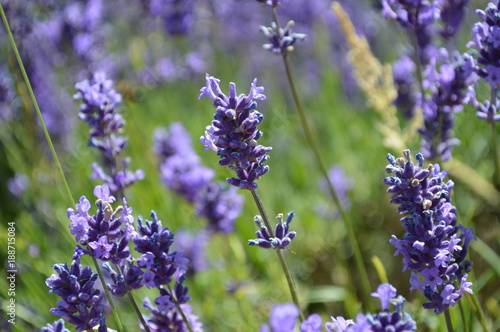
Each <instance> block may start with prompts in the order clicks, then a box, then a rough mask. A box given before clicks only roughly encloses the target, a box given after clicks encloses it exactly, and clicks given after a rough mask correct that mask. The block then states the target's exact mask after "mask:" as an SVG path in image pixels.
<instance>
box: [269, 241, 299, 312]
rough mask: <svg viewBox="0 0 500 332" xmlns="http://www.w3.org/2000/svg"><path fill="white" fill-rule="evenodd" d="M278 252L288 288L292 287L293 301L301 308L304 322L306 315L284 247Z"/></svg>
mask: <svg viewBox="0 0 500 332" xmlns="http://www.w3.org/2000/svg"><path fill="white" fill-rule="evenodd" d="M276 253H277V254H278V257H279V259H280V263H281V267H282V268H283V271H284V272H285V277H286V282H287V283H288V288H290V294H291V295H292V300H293V303H295V305H296V306H297V308H299V313H300V315H299V319H300V321H301V322H303V321H304V320H305V317H304V314H303V313H302V310H301V308H300V302H299V297H298V296H297V287H296V286H295V281H294V280H293V277H292V273H291V272H290V268H289V267H288V264H287V262H286V259H285V255H283V249H277V250H276Z"/></svg>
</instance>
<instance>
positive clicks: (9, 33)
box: [0, 4, 75, 205]
mask: <svg viewBox="0 0 500 332" xmlns="http://www.w3.org/2000/svg"><path fill="white" fill-rule="evenodd" d="M0 14H1V15H2V20H3V24H4V25H5V30H7V34H8V36H9V40H10V44H11V45H12V49H13V50H14V54H15V55H16V59H17V63H18V65H19V69H21V73H22V74H23V78H24V82H25V83H26V87H27V88H28V92H29V94H30V97H31V100H32V102H33V106H34V107H35V110H36V113H37V115H38V119H39V120H40V123H41V125H42V130H43V134H44V135H45V139H46V140H47V144H48V145H49V148H50V152H51V154H52V158H54V162H55V164H56V166H57V169H58V171H59V174H60V175H61V179H62V181H63V184H64V189H65V191H66V199H68V201H69V204H70V205H74V201H75V200H74V199H73V196H72V195H71V190H70V189H69V186H68V182H67V181H66V177H65V176H64V172H63V169H62V167H61V163H60V162H59V159H58V158H57V154H56V150H55V149H54V145H53V144H52V139H51V138H50V134H49V131H48V130H47V126H46V125H45V121H44V120H43V116H42V112H40V107H39V106H38V102H37V100H36V97H35V93H34V92H33V88H32V87H31V83H30V80H29V78H28V75H27V74H26V70H25V69H24V64H23V61H22V59H21V55H20V54H19V51H18V49H17V45H16V42H15V40H14V36H13V35H12V31H11V30H10V26H9V22H8V21H7V17H6V16H5V12H4V10H3V6H2V5H1V4H0Z"/></svg>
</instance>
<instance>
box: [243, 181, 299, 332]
mask: <svg viewBox="0 0 500 332" xmlns="http://www.w3.org/2000/svg"><path fill="white" fill-rule="evenodd" d="M250 191H251V192H252V196H253V199H254V201H255V204H257V208H258V209H259V212H260V215H261V217H262V219H263V220H264V224H265V225H266V228H267V230H268V231H269V234H270V235H271V237H274V231H273V228H272V227H271V224H270V222H269V218H268V217H267V213H266V210H265V209H264V205H263V204H262V201H261V200H260V197H259V195H258V194H257V190H255V189H254V190H250ZM276 253H277V254H278V258H279V259H280V263H281V267H282V268H283V272H284V273H285V277H286V281H287V283H288V288H289V289H290V293H291V295H292V300H293V303H295V305H296V306H297V308H299V312H300V316H299V319H300V321H301V322H303V321H304V319H305V318H304V314H303V313H302V309H301V306H300V302H299V297H298V295H297V287H296V286H295V281H294V279H293V276H292V273H291V272H290V268H289V267H288V264H287V263H286V260H285V256H284V255H283V250H282V249H277V250H276Z"/></svg>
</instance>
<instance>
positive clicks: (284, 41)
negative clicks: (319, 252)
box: [261, 1, 370, 306]
mask: <svg viewBox="0 0 500 332" xmlns="http://www.w3.org/2000/svg"><path fill="white" fill-rule="evenodd" d="M266 4H267V6H268V7H269V8H270V9H271V13H272V17H273V23H272V26H271V28H270V29H267V30H266V29H261V30H263V31H265V34H266V36H267V37H268V38H269V41H270V44H265V45H264V48H266V49H268V50H270V51H272V52H273V53H275V54H277V55H281V56H282V58H283V64H284V66H285V71H286V75H287V79H288V83H289V84H290V89H291V92H292V97H293V100H294V102H295V105H296V107H297V111H298V113H299V117H300V123H301V125H302V129H303V131H304V135H305V137H306V140H307V142H308V144H309V145H310V146H311V148H312V150H313V153H314V157H315V159H316V163H317V165H318V167H319V170H320V172H321V174H322V175H323V177H324V178H325V180H326V183H327V184H328V190H329V192H330V195H331V197H332V199H333V201H334V203H335V205H336V207H337V209H338V211H339V212H340V215H341V217H342V220H343V221H344V225H345V228H346V231H347V238H348V240H349V243H350V244H351V247H352V249H353V253H354V260H355V262H356V268H357V270H358V273H359V276H360V278H361V286H362V288H363V297H364V301H363V302H364V306H369V305H370V299H369V294H370V282H369V280H368V274H367V272H366V267H365V263H364V260H363V255H362V254H361V250H360V248H359V244H358V240H357V238H356V234H355V233H354V228H353V226H352V222H351V220H350V218H349V215H348V214H347V212H346V211H345V209H344V207H343V206H342V202H341V201H340V199H339V196H338V194H337V192H336V191H335V187H334V185H333V183H332V180H331V179H330V177H329V176H328V169H327V167H326V164H325V162H324V161H323V157H322V156H321V151H320V149H319V147H318V145H317V144H316V141H315V139H314V136H313V133H312V130H311V127H310V125H309V123H308V119H307V117H306V114H305V111H304V108H303V107H302V103H301V101H300V98H299V94H298V92H297V88H296V86H295V80H294V78H293V75H292V71H291V68H290V63H289V59H288V54H289V51H291V50H293V46H292V45H293V44H295V42H296V41H297V40H303V39H305V35H303V34H297V33H292V32H291V31H290V29H291V26H292V24H291V23H290V22H289V23H288V24H287V26H286V27H285V28H284V29H283V28H281V26H280V23H279V20H278V15H277V13H276V7H277V6H278V5H280V4H281V1H267V2H266Z"/></svg>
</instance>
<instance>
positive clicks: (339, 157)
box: [0, 0, 500, 331]
mask: <svg viewBox="0 0 500 332" xmlns="http://www.w3.org/2000/svg"><path fill="white" fill-rule="evenodd" d="M341 3H342V4H343V5H344V7H345V9H346V11H347V12H348V13H349V14H350V15H351V16H352V19H353V21H354V24H355V25H356V28H357V29H358V32H359V33H360V34H363V35H365V36H366V37H367V39H368V40H369V42H370V44H371V47H372V51H373V52H374V54H375V55H377V56H378V57H379V59H380V60H381V62H383V63H392V62H393V61H395V60H396V59H397V58H398V57H399V56H400V55H401V54H402V53H404V50H405V49H407V48H408V47H409V43H408V41H407V38H406V36H405V35H404V33H403V31H401V30H400V29H397V28H396V25H395V24H393V23H389V22H386V21H384V19H383V18H382V17H381V14H380V12H379V7H378V5H377V3H376V1H371V2H369V1H362V0H349V1H347V0H346V1H341ZM2 4H3V6H4V9H5V10H6V13H7V16H8V18H9V22H10V24H11V26H12V29H13V31H14V37H15V38H16V42H17V44H18V46H19V47H20V52H21V55H22V57H23V62H24V63H25V65H26V67H27V70H28V75H29V77H30V79H31V80H32V83H33V86H34V89H35V94H36V96H37V99H38V101H39V104H40V107H41V110H42V113H43V114H44V117H45V121H47V124H48V128H49V132H50V134H51V136H52V139H53V140H54V142H55V145H56V151H57V153H58V155H59V159H60V161H61V163H62V167H63V169H64V172H65V175H66V177H67V180H68V183H69V185H70V188H71V192H72V194H73V196H74V197H75V199H76V198H78V197H80V196H81V195H86V196H87V197H89V198H90V197H93V196H92V191H93V187H94V186H95V185H97V184H99V183H98V182H97V181H94V180H90V174H91V173H92V170H91V167H90V165H91V163H92V162H94V161H97V160H98V159H99V156H98V154H97V152H96V151H95V150H93V149H91V148H89V147H88V146H87V133H88V127H87V126H86V124H85V123H83V122H82V121H79V120H78V118H77V114H78V110H79V106H78V104H77V103H74V102H73V101H72V95H73V94H74V93H75V90H74V89H73V86H74V84H75V83H76V82H78V81H80V80H82V79H84V78H88V77H89V74H90V73H92V72H93V71H95V70H103V71H105V72H106V73H107V74H108V76H109V77H110V78H112V79H113V80H114V81H115V82H116V83H115V84H116V89H117V91H118V92H119V93H121V94H123V96H124V102H123V104H122V105H121V106H120V109H121V112H122V113H123V115H124V118H125V120H126V121H127V125H126V127H125V133H126V134H127V135H128V136H129V144H128V147H127V148H126V150H125V154H126V155H128V156H130V157H131V158H132V167H133V168H134V169H137V168H142V169H143V170H144V171H145V174H146V177H145V179H144V180H142V181H139V182H138V183H137V184H135V185H134V186H132V187H131V189H130V190H129V191H128V192H127V194H126V196H127V200H128V202H129V205H130V206H131V207H132V208H133V213H134V216H135V217H137V216H139V215H142V216H145V217H149V214H150V211H151V210H155V211H156V212H157V213H158V216H159V218H160V219H161V220H162V221H163V223H164V225H166V226H168V227H170V228H171V230H173V231H174V232H175V231H176V230H177V229H179V228H185V229H189V230H191V231H193V232H194V231H196V230H197V229H200V228H201V227H203V226H204V225H205V221H203V220H199V219H198V218H197V217H196V214H195V212H194V209H193V206H192V205H191V204H189V203H187V202H186V201H184V200H183V199H182V198H181V197H179V196H177V195H176V194H175V193H174V192H172V191H170V190H168V189H167V188H166V187H165V186H163V185H162V184H161V180H160V173H159V170H158V167H157V164H158V162H157V158H156V156H155V155H154V153H153V152H152V145H153V143H152V142H153V141H152V135H153V132H154V130H155V129H156V128H157V127H159V126H168V125H169V124H171V123H172V122H174V121H178V122H181V123H182V124H183V125H184V126H185V127H186V129H187V130H188V131H189V132H190V134H191V138H192V140H193V142H194V147H195V149H196V151H198V152H199V153H200V155H201V157H202V160H203V164H204V165H205V166H208V167H212V168H214V169H215V171H216V174H217V175H216V178H218V179H220V180H225V179H226V178H227V177H229V176H230V174H229V171H228V170H227V169H225V168H222V167H218V163H217V162H218V160H217V156H216V155H215V154H214V153H206V154H204V153H203V147H202V146H201V145H200V144H198V142H197V141H198V137H199V136H200V135H202V134H203V132H204V129H205V126H206V125H208V124H209V123H210V121H211V119H212V114H213V109H212V107H211V105H210V102H209V101H208V100H202V101H198V100H197V98H198V94H199V89H200V88H201V87H202V86H204V84H205V79H204V76H205V72H208V73H210V74H211V75H214V76H216V77H218V78H220V79H221V86H222V87H223V88H224V89H227V85H228V83H229V82H231V81H233V82H235V83H236V84H237V86H238V89H239V90H240V91H241V92H246V91H247V89H248V87H249V84H250V82H251V80H253V78H254V77H257V78H258V83H259V85H263V86H264V87H265V89H266V90H265V93H266V95H267V100H266V101H262V102H260V103H259V111H260V112H262V113H263V114H264V115H265V120H264V121H263V123H262V127H261V130H262V132H263V133H264V137H263V138H262V139H261V142H262V144H264V145H266V146H272V147H273V151H272V152H271V153H270V155H271V159H270V160H269V162H268V163H267V164H268V165H269V166H270V167H271V171H270V172H269V174H268V175H266V176H265V177H263V178H262V179H261V180H260V181H259V193H260V195H261V198H262V200H263V201H264V204H265V207H266V209H267V210H268V213H269V214H270V215H276V214H278V213H287V212H289V211H291V210H293V211H294V212H295V213H296V214H297V216H296V217H295V219H294V221H293V223H292V224H291V226H292V229H293V230H295V231H296V232H297V234H298V235H297V238H296V240H294V242H293V244H292V245H291V247H290V248H291V250H292V251H293V252H291V251H290V252H288V253H287V260H288V261H289V265H290V267H291V269H292V273H293V275H294V276H295V277H296V280H297V283H298V288H299V293H300V298H301V301H302V302H303V303H308V305H307V311H308V312H310V313H312V312H317V313H319V314H321V316H322V317H323V319H324V321H325V320H328V319H329V317H330V316H335V317H336V316H340V315H344V316H346V317H353V318H354V317H355V315H356V313H358V312H359V311H360V310H361V309H360V303H359V301H358V298H360V293H359V292H361V286H360V283H359V278H358V276H357V275H356V270H355V269H354V260H353V255H352V252H351V251H350V249H349V246H348V243H347V240H346V233H345V229H344V226H343V222H342V221H341V220H340V219H339V217H338V213H337V212H336V210H335V208H334V207H333V206H332V203H331V200H330V199H329V198H328V196H327V195H326V193H325V192H324V191H323V190H322V189H321V186H320V182H321V175H320V173H319V171H318V167H317V165H316V164H315V160H314V156H313V153H312V151H311V149H310V147H309V146H308V144H307V142H306V140H305V138H304V135H303V132H302V128H301V125H300V122H299V117H298V115H297V113H296V110H295V105H294V103H293V100H292V98H291V95H290V90H289V87H288V85H287V81H286V76H285V72H284V67H283V64H282V61H281V58H280V57H279V56H275V55H273V54H271V53H269V52H267V51H266V50H264V49H262V47H261V45H262V44H263V43H264V42H266V40H265V38H264V36H263V35H261V34H260V33H259V31H258V27H259V25H269V23H270V22H271V15H270V11H269V10H268V9H267V8H266V7H262V6H261V5H260V4H259V3H257V2H256V1H250V0H216V1H213V0H203V1H202V0H199V1H184V4H183V5H182V6H186V8H182V9H181V10H189V11H190V13H191V14H190V15H189V16H188V18H187V21H185V22H175V24H174V26H172V24H169V23H168V22H169V21H168V19H167V18H166V17H165V15H166V14H165V11H166V10H167V9H165V7H161V6H159V8H156V7H155V6H157V7H158V4H161V1H153V0H151V1H146V0H144V1H140V0H137V1H125V0H118V1H103V0H88V1H77V0H72V1H58V0H46V1H41V0H40V1H24V0H23V1H14V0H2ZM182 6H181V7H182ZM485 6H486V2H485V1H471V3H470V4H469V11H468V14H467V18H466V20H465V22H464V24H463V26H462V30H461V32H460V33H459V34H458V35H457V36H456V37H455V38H454V39H453V43H452V44H450V45H446V46H447V47H448V48H449V49H455V50H459V51H461V52H464V51H466V50H467V48H466V46H465V44H466V43H467V42H468V41H469V40H470V39H471V32H470V31H471V27H472V24H473V22H474V21H476V20H477V17H476V15H475V14H474V10H475V9H476V8H484V7H485ZM278 15H279V16H280V19H281V20H282V22H286V21H287V20H289V19H293V20H294V21H295V22H296V25H295V27H294V31H297V32H303V33H306V34H308V39H307V40H306V41H305V42H301V43H297V44H296V47H295V50H294V52H292V53H291V54H290V62H291V63H292V65H293V73H294V75H295V77H296V79H297V80H298V82H297V83H298V87H299V93H300V96H301V98H302V102H303V104H304V107H305V109H306V111H307V116H308V119H309V121H310V123H311V124H312V126H313V128H314V133H315V137H316V139H317V141H318V144H319V146H320V149H321V151H322V155H323V158H324V160H325V161H326V162H327V163H328V165H329V166H331V165H334V164H337V165H340V166H341V167H342V168H343V170H344V172H345V176H346V177H349V178H351V179H352V184H353V186H352V189H351V190H350V191H349V192H348V198H349V200H350V208H349V209H348V213H349V215H350V216H351V219H352V221H353V227H354V229H355V232H356V236H357V238H358V241H359V244H360V247H361V251H362V253H363V256H364V258H365V263H366V265H367V269H368V273H369V276H370V283H371V287H372V289H373V290H375V289H376V287H377V286H378V284H379V283H380V279H379V277H378V275H377V273H376V271H375V268H374V266H373V263H372V258H373V257H375V256H376V257H378V258H379V259H380V260H381V261H382V263H383V265H384V267H385V269H386V271H387V277H388V279H389V281H390V282H391V283H392V284H393V285H394V286H396V288H397V289H398V291H399V293H401V294H402V295H403V296H405V298H406V299H407V301H408V302H407V306H406V307H405V308H406V311H407V312H409V313H410V314H411V315H412V316H413V317H414V318H415V320H416V321H417V323H418V325H419V331H442V330H443V328H444V319H443V317H441V316H435V315H434V314H433V313H432V312H430V311H425V310H424V309H422V308H421V303H422V302H423V300H424V299H423V296H421V294H419V293H418V292H413V293H410V292H409V287H410V285H409V277H410V273H409V272H401V269H402V263H401V258H400V257H393V253H394V251H395V250H394V248H393V247H392V245H390V243H389V242H388V240H389V238H390V236H391V235H392V234H395V235H397V236H400V235H401V234H402V233H403V229H402V227H401V226H400V222H399V218H400V217H399V216H398V215H397V214H396V213H395V209H396V207H395V206H394V205H390V204H389V203H388V199H389V195H388V194H386V193H385V190H386V186H385V185H383V184H382V182H381V181H382V179H383V178H384V177H385V166H386V164H387V161H386V159H385V157H386V155H387V153H389V152H390V153H392V154H397V155H398V156H399V155H400V152H397V151H390V150H389V149H388V148H387V147H385V146H384V145H383V144H382V142H383V136H382V135H381V133H380V132H379V131H378V130H377V129H376V127H375V123H376V122H377V121H380V117H379V115H378V114H377V113H375V112H374V111H373V110H371V109H369V108H367V107H366V106H365V99H364V96H363V95H362V93H361V92H360V91H359V89H358V88H357V87H356V84H355V81H354V79H353V78H352V77H351V75H350V68H349V64H348V63H347V61H346V59H345V56H346V49H347V46H346V43H345V40H344V37H343V35H342V33H341V30H340V29H339V25H338V22H337V21H336V19H335V17H334V15H333V13H332V12H331V10H330V1H329V0H320V1H314V2H311V1H307V0H291V1H289V3H288V4H286V5H283V6H280V7H279V8H278ZM0 51H1V53H0V81H1V82H0V83H1V84H2V88H3V87H4V86H7V87H8V88H9V89H10V90H9V91H10V92H11V93H10V92H9V93H10V94H8V93H7V92H5V93H4V90H0V95H1V96H0V97H2V98H3V99H2V100H0V206H1V208H0V220H1V223H0V239H1V241H0V243H1V247H0V260H1V261H2V263H3V262H5V261H6V236H7V232H6V228H7V223H8V222H10V221H15V222H16V250H17V251H16V255H17V256H16V263H17V267H18V270H19V273H18V275H17V285H16V301H17V320H16V324H15V325H14V326H12V325H9V324H8V323H6V322H5V317H6V316H5V315H4V311H5V307H6V302H5V301H6V300H7V299H8V297H7V295H6V292H5V290H6V289H7V288H8V287H7V279H6V272H5V269H2V272H0V289H1V290H2V291H1V292H0V293H1V296H2V297H1V309H0V312H2V316H1V317H2V318H1V319H2V320H3V321H2V324H3V325H2V327H1V329H2V331H11V330H12V331H32V330H33V331H35V330H39V328H40V327H41V326H45V324H47V323H49V322H52V321H54V320H55V319H56V317H54V316H52V315H51V314H50V313H49V309H50V308H52V307H54V306H55V303H56V301H57V300H58V298H57V297H56V296H55V295H53V294H48V290H49V289H48V287H47V286H46V285H45V279H46V278H47V277H49V276H50V275H51V274H52V273H53V270H52V268H51V266H52V265H53V264H55V263H61V262H69V261H70V260H71V256H72V249H73V247H74V245H75V243H74V239H73V236H71V235H70V233H69V229H68V223H69V221H68V219H67V217H66V209H67V208H68V207H69V206H68V204H67V198H66V197H65V193H64V190H63V185H62V182H61V179H60V176H59V174H58V173H57V171H56V166H55V164H54V162H53V160H52V157H51V156H50V153H49V149H48V145H47V143H46V141H45V139H44V138H43V136H42V132H41V127H40V124H39V121H38V119H37V118H36V114H35V112H34V109H33V106H32V103H31V101H30V99H29V95H28V93H27V90H26V87H25V84H24V82H23V80H22V76H21V73H20V71H19V69H18V67H17V64H16V61H15V57H14V54H13V52H12V48H11V46H10V45H9V43H8V39H7V36H6V33H5V30H4V29H3V27H2V29H0ZM226 91H227V90H226ZM2 94H4V95H2ZM456 117H457V118H456V129H455V134H456V136H457V137H458V138H459V139H460V141H461V143H460V145H459V146H457V147H456V148H455V149H454V158H455V160H457V161H460V162H461V163H463V164H465V165H467V166H468V167H470V168H471V169H472V170H473V171H474V174H476V175H478V176H481V177H482V178H484V179H485V180H486V181H488V182H491V179H492V177H493V163H492V147H491V128H490V126H488V125H487V124H486V123H484V122H483V121H480V120H478V119H477V118H476V116H475V110H474V109H473V108H472V107H471V106H466V107H465V110H464V111H463V112H461V113H458V114H457V116H456ZM400 121H401V123H402V125H403V127H405V126H406V124H407V122H406V120H405V119H404V117H403V116H401V117H400ZM408 148H409V149H411V150H412V153H413V154H414V153H416V152H418V149H419V138H418V136H417V138H416V139H415V140H414V141H412V142H411V144H409V146H408ZM444 168H446V166H444ZM455 171H457V172H458V170H455ZM450 174H451V175H450V177H451V178H452V179H453V180H454V181H455V190H454V193H453V202H454V204H455V206H456V207H457V210H458V212H459V221H460V222H462V223H463V224H465V225H466V226H467V227H472V228H473V229H474V230H475V232H476V234H477V237H478V239H479V241H477V242H474V243H473V244H472V245H471V251H470V258H471V259H472V260H473V261H474V266H473V272H472V274H473V275H474V279H473V281H474V287H473V290H474V292H475V293H476V294H477V295H478V297H479V299H480V302H481V304H482V306H483V308H484V310H485V312H486V316H487V320H488V323H489V324H490V325H491V328H492V329H491V331H498V330H500V306H499V301H500V282H499V273H500V257H499V254H498V253H499V252H500V227H499V210H500V207H499V205H492V204H490V203H489V202H488V201H487V200H485V199H484V198H482V195H480V192H479V191H481V190H482V189H481V187H479V188H472V187H471V186H470V185H468V184H467V183H466V182H465V181H461V180H460V179H459V178H454V171H453V169H452V170H451V173H450ZM466 177H467V176H466ZM241 194H242V195H243V196H244V197H245V205H244V210H243V212H242V213H241V215H240V217H239V218H238V220H237V222H236V231H235V233H234V234H230V235H220V234H218V235H215V236H213V237H212V238H211V239H210V241H209V243H208V246H207V249H206V254H207V256H208V261H209V268H208V269H207V270H205V271H200V272H197V273H196V274H194V275H192V276H190V278H189V279H188V280H187V285H188V286H189V287H190V295H191V296H192V298H193V299H192V301H191V302H190V303H191V304H192V306H193V308H194V312H195V313H196V314H197V315H199V316H200V320H201V321H202V322H203V324H204V327H205V328H206V330H207V331H256V330H258V327H259V326H260V324H261V323H262V322H266V321H267V320H268V315H269V309H270V308H271V307H272V305H274V304H277V303H284V302H289V301H290V298H289V292H288V289H287V286H286V281H285V278H284V277H283V273H282V271H281V269H280V266H279V263H278V262H277V260H276V257H275V255H274V254H273V253H272V252H271V251H266V250H262V249H259V248H256V247H249V246H248V245H247V244H246V243H247V240H248V239H250V238H253V237H254V232H255V230H256V226H255V224H254V223H253V216H254V215H256V214H257V213H258V210H257V208H256V206H255V204H253V201H252V198H251V195H250V193H249V192H241ZM132 246H133V245H132ZM83 263H85V264H89V265H91V262H90V261H83ZM146 295H147V296H149V297H150V298H151V297H154V296H155V294H154V293H153V292H149V291H148V290H145V289H141V290H140V291H138V292H137V293H135V297H136V299H141V298H142V297H144V296H146ZM139 301H140V300H139ZM462 301H463V304H464V306H465V307H466V308H467V309H466V312H467V314H468V319H469V321H470V322H471V323H470V324H471V331H480V326H479V325H478V323H477V320H476V319H475V317H474V316H473V315H472V311H471V310H470V309H469V308H470V303H469V301H468V300H467V298H464V299H463V300H462ZM117 302H118V306H119V312H120V316H121V317H122V319H123V320H124V325H125V326H126V328H128V330H129V331H138V327H137V326H138V325H137V320H136V317H135V316H134V315H132V314H128V313H131V312H132V310H131V308H130V307H129V305H128V303H127V302H126V301H117ZM376 302H377V301H374V304H375V306H376V305H377V303H376ZM452 317H453V320H454V321H455V323H456V324H455V325H456V326H460V323H459V315H458V307H457V308H454V309H453V310H452ZM110 322H111V323H110V324H109V326H110V327H113V324H112V319H111V318H110ZM457 331H461V329H460V328H457Z"/></svg>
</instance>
